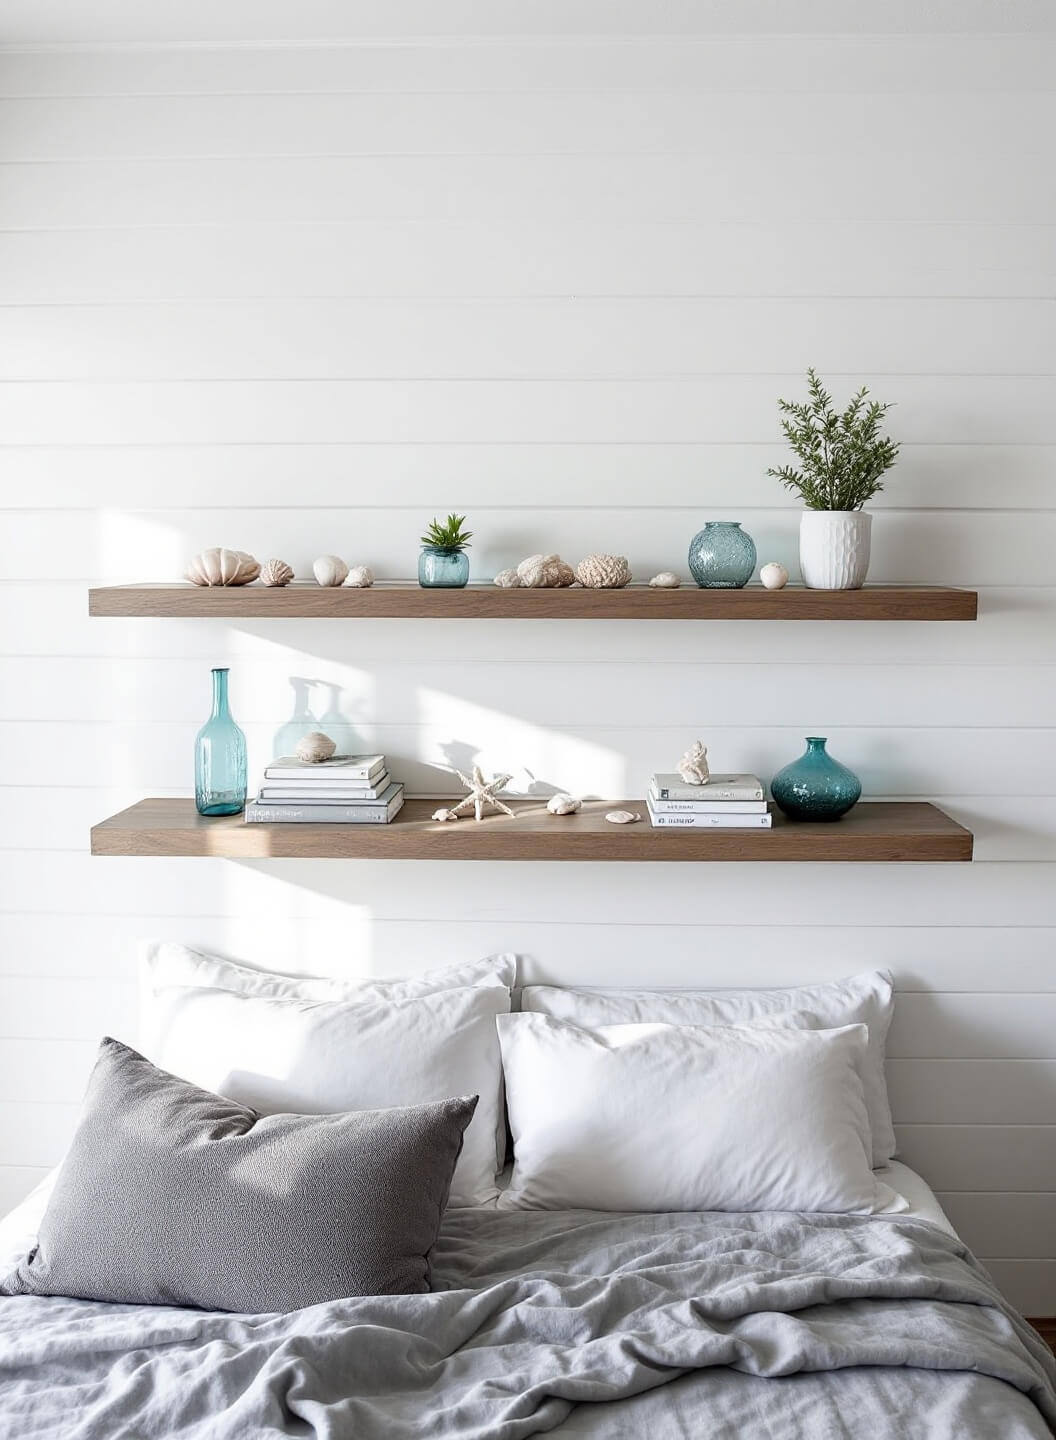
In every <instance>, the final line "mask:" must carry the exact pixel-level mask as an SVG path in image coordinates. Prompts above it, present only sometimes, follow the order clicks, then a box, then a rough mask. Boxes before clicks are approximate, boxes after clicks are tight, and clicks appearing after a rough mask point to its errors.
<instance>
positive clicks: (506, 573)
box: [492, 570, 521, 590]
mask: <svg viewBox="0 0 1056 1440" xmlns="http://www.w3.org/2000/svg"><path fill="white" fill-rule="evenodd" d="M492 583H493V584H495V585H497V586H498V587H499V589H500V590H516V589H517V587H518V585H520V583H521V577H520V576H519V575H518V574H517V571H516V570H500V571H499V573H498V574H497V575H496V576H495V579H494V581H493V582H492Z"/></svg>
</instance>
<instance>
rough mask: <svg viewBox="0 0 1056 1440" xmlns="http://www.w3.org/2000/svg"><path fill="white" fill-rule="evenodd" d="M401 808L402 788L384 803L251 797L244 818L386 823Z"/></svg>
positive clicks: (253, 822)
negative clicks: (277, 802) (270, 801)
mask: <svg viewBox="0 0 1056 1440" xmlns="http://www.w3.org/2000/svg"><path fill="white" fill-rule="evenodd" d="M402 808H403V791H402V789H401V791H400V793H399V794H398V795H397V796H396V797H395V798H394V799H393V800H391V801H390V802H389V804H388V805H312V804H308V805H295V804H292V803H291V804H288V805H263V804H261V802H260V801H259V800H251V801H250V802H249V804H248V805H247V806H246V810H245V821H246V824H247V825H257V824H262V825H276V824H294V825H296V824H309V825H387V824H388V823H389V821H390V820H391V819H393V817H394V816H395V815H398V814H399V812H400V810H402Z"/></svg>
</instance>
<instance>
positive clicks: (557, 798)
mask: <svg viewBox="0 0 1056 1440" xmlns="http://www.w3.org/2000/svg"><path fill="white" fill-rule="evenodd" d="M582 805H583V801H582V800H577V799H576V798H575V796H574V795H566V794H564V792H561V793H559V794H557V795H551V796H550V799H549V800H548V801H547V802H546V808H547V810H549V812H550V814H551V815H574V814H575V813H576V811H577V810H579V809H581V808H582Z"/></svg>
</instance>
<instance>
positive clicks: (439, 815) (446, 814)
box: [433, 805, 458, 820]
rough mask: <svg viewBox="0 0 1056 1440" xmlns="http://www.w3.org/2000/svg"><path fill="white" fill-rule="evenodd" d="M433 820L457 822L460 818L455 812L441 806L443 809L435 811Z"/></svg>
mask: <svg viewBox="0 0 1056 1440" xmlns="http://www.w3.org/2000/svg"><path fill="white" fill-rule="evenodd" d="M433 819H434V820H457V819H458V816H457V815H456V814H455V812H454V811H453V810H448V809H447V807H446V806H443V805H441V807H440V809H439V810H434V811H433Z"/></svg>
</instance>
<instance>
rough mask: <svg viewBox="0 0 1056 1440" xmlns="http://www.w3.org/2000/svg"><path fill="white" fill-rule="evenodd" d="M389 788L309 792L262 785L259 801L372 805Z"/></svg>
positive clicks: (300, 789) (286, 786) (349, 787)
mask: <svg viewBox="0 0 1056 1440" xmlns="http://www.w3.org/2000/svg"><path fill="white" fill-rule="evenodd" d="M388 788H389V787H388V785H387V784H386V785H383V786H382V787H381V789H380V790H379V789H378V788H377V786H372V787H371V788H370V789H369V790H354V789H353V788H352V786H351V785H344V786H342V787H341V789H340V790H338V789H335V788H331V789H329V790H327V789H326V788H325V787H324V786H322V785H320V786H319V788H318V789H317V790H309V789H308V788H307V786H304V785H300V786H297V785H262V786H261V787H260V793H259V795H258V796H257V799H258V800H264V801H266V802H267V803H268V804H274V803H275V801H277V800H278V801H282V802H284V803H286V804H290V803H294V804H296V803H297V802H300V803H302V804H305V803H306V804H310V805H330V804H337V805H371V804H376V803H377V802H378V800H380V799H381V797H382V795H384V794H385V791H386V790H387V789H388Z"/></svg>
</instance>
